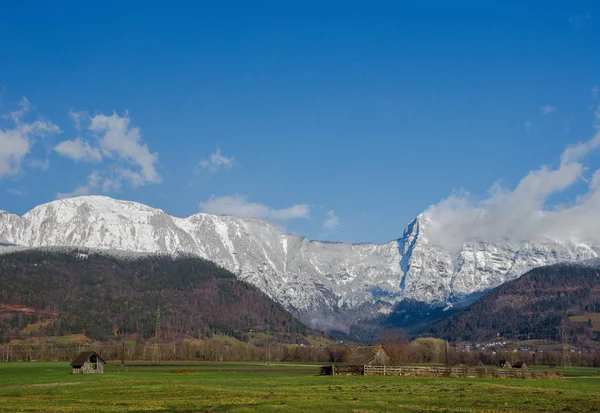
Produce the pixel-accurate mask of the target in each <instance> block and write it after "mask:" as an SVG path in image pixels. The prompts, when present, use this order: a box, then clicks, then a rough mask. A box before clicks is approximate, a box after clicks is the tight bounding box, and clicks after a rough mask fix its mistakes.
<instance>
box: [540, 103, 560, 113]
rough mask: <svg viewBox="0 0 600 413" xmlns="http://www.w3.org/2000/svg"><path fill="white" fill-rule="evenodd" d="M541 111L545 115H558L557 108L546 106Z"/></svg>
mask: <svg viewBox="0 0 600 413" xmlns="http://www.w3.org/2000/svg"><path fill="white" fill-rule="evenodd" d="M541 111H542V114H544V115H552V114H554V113H556V108H555V107H554V106H552V105H545V106H542V109H541Z"/></svg>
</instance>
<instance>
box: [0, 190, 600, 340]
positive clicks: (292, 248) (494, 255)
mask: <svg viewBox="0 0 600 413" xmlns="http://www.w3.org/2000/svg"><path fill="white" fill-rule="evenodd" d="M432 224H433V223H432V222H431V217H429V216H428V214H427V213H423V214H421V215H419V216H418V217H417V218H415V219H414V220H413V221H412V222H411V223H410V224H409V225H407V227H406V229H405V230H404V233H403V234H402V236H401V237H400V238H398V239H396V240H392V241H390V242H387V243H385V244H369V243H363V244H350V243H332V242H321V241H311V240H308V239H306V238H304V237H301V236H298V235H292V234H287V233H285V232H283V231H282V230H280V229H279V228H277V227H276V226H274V225H272V224H270V223H267V222H264V221H260V220H257V219H249V218H237V217H232V216H219V215H211V214H205V213H199V214H195V215H191V216H189V217H186V218H180V217H175V216H171V215H169V214H167V213H165V212H164V211H162V210H160V209H155V208H151V207H149V206H146V205H142V204H139V203H135V202H129V201H121V200H116V199H113V198H109V197H105V196H82V197H76V198H69V199H63V200H57V201H53V202H50V203H47V204H43V205H40V206H37V207H35V208H34V209H32V210H31V211H29V212H27V213H25V214H23V215H16V214H11V213H8V212H0V247H1V246H2V245H3V244H4V246H3V247H2V248H1V249H4V250H7V251H10V250H13V249H15V248H37V247H56V246H69V247H78V248H88V249H102V250H109V251H113V252H115V253H116V252H120V253H123V252H126V253H135V254H142V255H145V254H170V255H173V254H174V255H193V256H197V257H200V258H203V259H206V260H209V261H212V262H213V263H215V264H217V265H219V266H221V267H223V268H225V269H227V270H229V271H231V272H232V273H234V274H235V275H236V276H237V277H238V278H239V279H241V280H243V281H245V282H248V283H250V284H253V285H255V286H256V287H258V288H259V289H260V290H262V291H263V292H264V293H266V294H267V295H268V296H269V297H271V298H272V299H273V300H275V301H276V302H278V303H280V304H281V305H282V306H283V307H284V308H285V309H286V310H288V311H290V312H291V313H292V314H294V315H296V316H298V317H299V318H300V319H301V320H302V321H304V322H306V323H308V324H309V325H311V326H313V327H318V328H326V329H338V330H346V331H347V330H348V329H349V328H350V326H352V325H353V324H357V323H361V322H367V321H368V320H370V319H373V318H375V317H381V316H385V315H390V314H393V313H394V312H395V311H397V309H398V307H401V306H402V305H403V304H404V303H412V304H414V303H418V304H422V305H426V306H430V307H432V308H433V307H435V308H440V307H451V306H452V305H454V303H459V302H461V301H463V300H466V299H468V298H469V297H472V296H474V295H475V296H476V295H479V294H481V293H482V292H485V291H488V290H490V289H491V288H494V287H497V286H499V285H501V284H503V283H505V282H507V281H510V280H513V279H515V278H518V277H519V276H520V275H522V274H524V273H525V272H527V271H528V270H530V269H532V268H535V267H539V266H543V265H548V264H554V263H558V262H565V261H567V262H568V261H580V260H587V259H591V258H596V257H598V256H599V255H600V246H597V245H589V244H585V243H581V242H577V241H574V240H567V239H565V240H549V239H543V240H510V239H503V240H494V241H489V240H472V241H468V242H465V243H463V245H462V246H461V247H460V248H459V249H458V250H457V251H451V250H449V249H445V248H443V247H440V246H437V245H436V244H435V243H433V242H431V241H432V240H431V239H430V236H429V234H428V228H429V227H430V226H431V225H432ZM565 225H567V223H565ZM7 245H12V246H7Z"/></svg>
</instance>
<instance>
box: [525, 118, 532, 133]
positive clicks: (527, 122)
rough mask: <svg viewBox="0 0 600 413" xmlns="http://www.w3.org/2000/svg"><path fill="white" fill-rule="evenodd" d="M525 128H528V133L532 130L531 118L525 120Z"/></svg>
mask: <svg viewBox="0 0 600 413" xmlns="http://www.w3.org/2000/svg"><path fill="white" fill-rule="evenodd" d="M525 129H526V130H527V133H529V131H530V130H531V121H530V120H528V121H526V122H525Z"/></svg>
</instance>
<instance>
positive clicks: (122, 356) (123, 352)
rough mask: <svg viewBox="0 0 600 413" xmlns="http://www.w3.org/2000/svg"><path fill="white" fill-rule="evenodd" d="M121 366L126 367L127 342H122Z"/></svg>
mask: <svg viewBox="0 0 600 413" xmlns="http://www.w3.org/2000/svg"><path fill="white" fill-rule="evenodd" d="M121 367H125V342H124V341H122V342H121Z"/></svg>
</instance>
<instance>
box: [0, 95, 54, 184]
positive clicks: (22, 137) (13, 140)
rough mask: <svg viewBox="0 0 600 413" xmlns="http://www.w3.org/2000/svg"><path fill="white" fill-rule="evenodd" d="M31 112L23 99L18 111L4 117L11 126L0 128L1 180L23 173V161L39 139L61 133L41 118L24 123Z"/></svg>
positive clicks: (52, 124) (26, 101) (27, 103)
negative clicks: (24, 119) (4, 177)
mask: <svg viewBox="0 0 600 413" xmlns="http://www.w3.org/2000/svg"><path fill="white" fill-rule="evenodd" d="M29 110H30V104H29V101H28V100H27V99H26V98H23V99H22V100H21V103H20V108H19V109H18V110H15V111H12V112H10V113H9V115H8V116H4V117H3V118H4V119H7V120H9V123H10V124H11V126H8V127H2V126H0V178H2V177H3V176H8V175H16V174H18V173H20V172H21V164H22V162H23V159H24V158H25V156H27V155H28V154H29V153H30V152H31V147H32V146H33V145H34V144H35V142H36V140H37V139H39V138H42V137H44V136H47V135H52V134H58V133H60V132H61V130H60V128H59V127H58V126H56V125H55V124H54V123H52V122H51V121H48V120H44V119H41V118H39V119H37V120H35V121H33V122H26V121H23V117H24V116H25V115H26V114H27V113H28V112H29Z"/></svg>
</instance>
